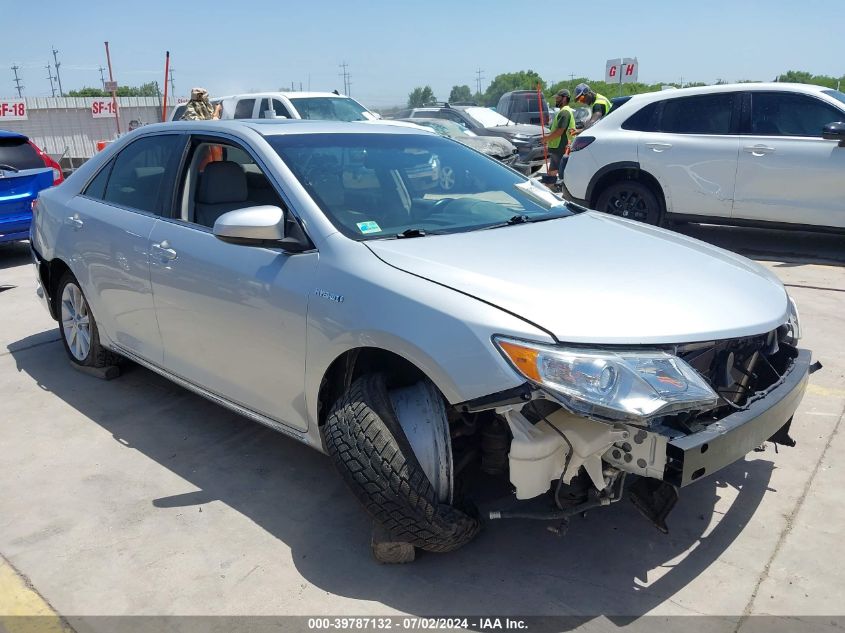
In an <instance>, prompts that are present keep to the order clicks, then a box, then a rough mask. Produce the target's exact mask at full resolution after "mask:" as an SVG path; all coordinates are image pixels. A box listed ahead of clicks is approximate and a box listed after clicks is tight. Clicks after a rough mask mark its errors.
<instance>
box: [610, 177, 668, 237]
mask: <svg viewBox="0 0 845 633" xmlns="http://www.w3.org/2000/svg"><path fill="white" fill-rule="evenodd" d="M596 209H597V210H599V211H604V212H605V213H610V214H611V215H618V216H620V217H623V218H628V219H629V220H637V221H639V222H645V223H646V224H653V225H655V226H658V225H659V224H660V221H661V215H662V211H661V208H660V201H659V200H658V199H657V196H656V195H654V192H653V191H652V190H651V189H650V188H649V187H647V186H646V185H644V184H642V183H641V182H637V181H636V180H620V181H618V182H614V183H613V184H611V185H610V186H608V187H606V188H605V189H604V190H603V191H602V192H601V195H599V197H598V201H597V202H596Z"/></svg>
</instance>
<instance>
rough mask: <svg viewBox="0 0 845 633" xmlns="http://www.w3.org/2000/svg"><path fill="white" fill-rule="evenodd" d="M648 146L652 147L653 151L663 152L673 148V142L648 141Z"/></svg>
mask: <svg viewBox="0 0 845 633" xmlns="http://www.w3.org/2000/svg"><path fill="white" fill-rule="evenodd" d="M645 146H646V147H650V148H651V149H652V151H655V152H663V151H665V150H667V149H672V144H671V143H646V144H645Z"/></svg>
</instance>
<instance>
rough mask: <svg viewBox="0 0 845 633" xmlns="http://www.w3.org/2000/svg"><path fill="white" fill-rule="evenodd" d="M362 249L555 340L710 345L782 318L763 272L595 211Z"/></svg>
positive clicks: (775, 288) (776, 286) (778, 292)
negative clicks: (518, 319)
mask: <svg viewBox="0 0 845 633" xmlns="http://www.w3.org/2000/svg"><path fill="white" fill-rule="evenodd" d="M366 244H367V245H368V246H369V247H370V249H372V251H373V252H374V253H375V254H376V255H377V256H378V257H379V258H380V259H382V260H383V261H384V262H386V263H388V264H390V265H391V266H394V267H396V268H399V269H401V270H404V271H407V272H409V273H412V274H414V275H417V276H419V277H423V278H425V279H429V280H431V281H434V282H436V283H439V284H441V285H444V286H448V287H450V288H453V289H455V290H457V291H459V292H462V293H465V294H468V295H471V296H473V297H476V298H478V299H480V300H482V301H485V302H487V303H490V304H493V305H495V306H498V307H499V308H501V309H503V310H507V311H508V312H511V313H513V314H515V315H518V316H520V317H521V318H523V319H526V320H527V321H530V322H531V323H533V324H535V325H537V326H539V327H541V328H542V329H545V330H547V331H548V332H550V333H551V334H552V335H554V337H555V338H557V340H558V341H561V342H571V343H599V344H641V343H646V344H649V343H685V342H695V341H707V340H717V339H724V338H733V337H738V336H747V335H752V334H761V333H763V332H767V331H770V330H772V329H774V328H776V327H777V326H779V325H781V324H782V323H784V322H785V321H786V320H787V311H788V306H787V295H786V291H785V290H784V287H783V285H782V284H781V282H780V281H779V280H778V278H777V277H775V276H774V275H773V274H772V273H770V272H769V271H768V270H766V269H765V268H764V267H762V266H760V265H759V264H756V263H754V262H752V261H750V260H748V259H745V258H744V257H741V256H739V255H735V254H733V253H730V252H728V251H725V250H722V249H720V248H716V247H715V246H710V245H708V244H705V243H703V242H700V241H698V240H695V239H692V238H688V237H685V236H683V235H679V234H676V233H671V232H669V231H664V230H662V229H657V228H654V227H651V226H647V225H644V224H639V223H636V222H632V221H628V220H622V219H619V218H614V217H612V216H608V215H604V214H600V213H596V212H590V213H583V214H580V215H574V216H570V217H565V218H560V219H556V220H548V221H544V222H537V223H533V224H521V225H515V226H508V227H502V228H496V229H489V230H480V231H473V232H469V233H457V234H453V235H432V236H428V237H421V238H413V239H400V240H377V241H368V242H366ZM463 316H464V317H466V318H470V317H471V315H463Z"/></svg>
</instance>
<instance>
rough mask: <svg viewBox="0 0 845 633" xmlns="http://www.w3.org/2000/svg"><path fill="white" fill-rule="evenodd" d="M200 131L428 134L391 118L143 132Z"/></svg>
mask: <svg viewBox="0 0 845 633" xmlns="http://www.w3.org/2000/svg"><path fill="white" fill-rule="evenodd" d="M177 127H178V128H181V129H184V130H185V131H189V130H191V131H192V130H197V131H200V132H242V131H243V130H252V131H254V132H257V133H258V134H261V135H262V136H279V135H285V134H288V135H290V134H425V135H430V134H431V132H429V131H427V130H425V129H423V128H420V127H419V126H416V125H407V124H406V125H391V122H390V121H350V122H347V121H321V120H316V119H220V120H213V121H170V122H168V123H155V124H152V125H145V126H144V127H143V128H139V129H142V130H143V131H144V133H145V134H146V133H148V132H161V131H165V130H167V131H172V130H173V129H174V128H177Z"/></svg>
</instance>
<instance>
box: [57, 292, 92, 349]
mask: <svg viewBox="0 0 845 633" xmlns="http://www.w3.org/2000/svg"><path fill="white" fill-rule="evenodd" d="M61 317H62V334H63V335H64V337H65V342H66V343H67V346H68V349H69V350H70V352H71V354H73V357H74V358H75V359H76V360H78V361H80V362H81V361H84V360H85V359H86V358H88V353H89V352H90V351H91V315H90V311H89V310H88V302H87V301H85V297H84V296H83V294H82V291H81V290H80V289H79V286H77V285H76V284H74V283H69V284H66V285H65V288H64V290H62V300H61Z"/></svg>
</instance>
